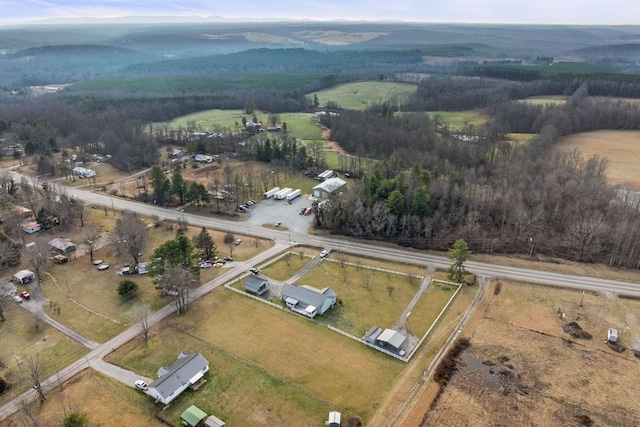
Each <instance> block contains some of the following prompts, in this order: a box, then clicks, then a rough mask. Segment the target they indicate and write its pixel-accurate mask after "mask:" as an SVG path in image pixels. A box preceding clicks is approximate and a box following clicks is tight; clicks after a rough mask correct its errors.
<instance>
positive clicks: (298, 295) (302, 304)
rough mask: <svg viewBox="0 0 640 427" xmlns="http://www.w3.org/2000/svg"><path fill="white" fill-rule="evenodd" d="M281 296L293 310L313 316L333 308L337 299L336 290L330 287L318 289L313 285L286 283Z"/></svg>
mask: <svg viewBox="0 0 640 427" xmlns="http://www.w3.org/2000/svg"><path fill="white" fill-rule="evenodd" d="M280 298H281V299H282V300H283V301H284V302H285V303H286V304H287V307H289V308H290V309H291V311H295V312H296V313H299V314H302V315H304V316H307V317H311V318H313V317H314V316H315V315H316V314H324V312H326V311H327V310H329V309H330V308H332V307H333V306H334V305H335V303H336V299H337V295H336V293H335V291H334V290H333V289H331V288H329V287H326V288H324V289H316V288H314V287H313V286H307V285H301V286H291V285H288V284H285V285H284V286H283V287H282V291H281V292H280Z"/></svg>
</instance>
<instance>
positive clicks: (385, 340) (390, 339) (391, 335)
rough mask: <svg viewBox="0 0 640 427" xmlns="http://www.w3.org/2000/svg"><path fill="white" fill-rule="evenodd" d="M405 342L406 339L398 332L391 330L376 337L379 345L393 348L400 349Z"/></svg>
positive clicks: (386, 330)
mask: <svg viewBox="0 0 640 427" xmlns="http://www.w3.org/2000/svg"><path fill="white" fill-rule="evenodd" d="M406 340H407V337H405V336H404V335H402V334H401V333H400V332H398V331H394V330H393V329H385V330H384V331H382V333H381V334H380V335H378V342H379V343H380V344H381V345H383V346H384V345H385V344H389V345H390V346H392V347H393V348H396V349H398V350H399V349H400V347H402V344H404V342H405V341H406Z"/></svg>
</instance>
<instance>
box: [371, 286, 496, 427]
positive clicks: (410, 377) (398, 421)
mask: <svg viewBox="0 0 640 427" xmlns="http://www.w3.org/2000/svg"><path fill="white" fill-rule="evenodd" d="M484 282H485V281H483V283H482V284H481V285H480V286H479V289H478V292H477V293H476V295H475V297H474V299H473V301H472V303H471V304H470V305H469V307H468V308H467V310H466V311H465V313H464V314H463V316H462V317H461V318H460V320H459V321H458V323H457V324H456V326H455V328H454V329H453V333H452V334H451V335H450V336H449V338H448V339H447V341H446V343H445V345H443V346H442V348H440V350H439V351H438V353H437V354H436V356H435V358H434V359H433V360H432V361H431V363H430V364H429V366H428V368H427V369H424V365H423V364H422V363H420V360H423V359H424V358H426V357H427V355H428V353H429V351H432V350H433V349H431V348H429V346H422V347H421V348H420V349H419V350H418V351H419V353H418V354H417V355H416V356H415V357H414V360H413V362H412V363H410V364H409V367H408V368H407V370H405V371H404V373H403V375H402V377H401V378H400V379H399V380H398V381H397V382H396V384H395V386H394V387H393V389H392V390H391V391H390V392H389V393H387V398H386V399H385V401H384V402H383V403H382V404H381V405H380V407H379V408H378V410H377V411H376V413H375V414H374V415H373V417H372V418H371V420H370V421H369V425H371V426H403V425H415V424H408V420H407V416H408V415H409V414H410V412H411V410H412V408H413V407H414V406H415V405H417V404H420V403H423V404H424V403H425V400H424V399H421V398H422V397H425V396H424V394H425V391H426V390H427V386H428V385H429V384H430V380H431V377H432V376H433V372H434V371H435V368H436V367H437V366H438V364H439V363H440V360H441V359H442V357H444V355H445V354H446V352H447V351H448V350H449V348H450V347H451V345H453V343H454V342H455V341H456V339H457V338H458V336H459V335H460V334H461V333H462V329H463V327H464V325H465V324H466V322H467V320H468V319H469V317H470V316H471V315H472V314H473V313H474V312H475V310H476V308H477V307H478V305H479V304H480V301H481V300H482V297H483V296H484V294H485V291H486V288H487V285H486V283H484ZM420 370H423V372H422V375H419V376H418V372H419V371H420ZM416 377H417V381H416Z"/></svg>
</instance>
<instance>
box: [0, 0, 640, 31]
mask: <svg viewBox="0 0 640 427" xmlns="http://www.w3.org/2000/svg"><path fill="white" fill-rule="evenodd" d="M134 15H135V16H156V17H162V16H172V17H191V16H201V17H209V16H219V17H225V18H229V19H239V18H250V19H268V18H269V19H270V18H284V19H310V20H318V21H325V20H334V19H340V20H353V21H362V20H368V21H380V20H391V21H406V22H455V23H505V24H508V23H514V24H572V25H573V24H577V25H594V24H604V25H625V24H632V25H640V1H638V0H607V1H604V0H426V1H425V0H354V1H352V0H314V1H310V0H270V1H265V0H262V1H256V0H244V1H239V2H234V1H229V0H180V1H175V0H157V1H149V0H127V1H123V0H113V1H107V0H65V1H63V0H50V1H47V0H0V24H11V23H20V22H25V21H34V20H43V19H52V18H56V19H60V18H65V19H68V18H116V17H125V16H134Z"/></svg>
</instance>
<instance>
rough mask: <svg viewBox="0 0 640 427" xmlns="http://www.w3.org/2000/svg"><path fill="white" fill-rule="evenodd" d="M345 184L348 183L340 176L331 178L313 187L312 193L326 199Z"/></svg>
mask: <svg viewBox="0 0 640 427" xmlns="http://www.w3.org/2000/svg"><path fill="white" fill-rule="evenodd" d="M345 185H347V183H346V182H345V181H343V180H342V179H340V178H330V179H327V180H326V181H324V182H322V183H320V184H318V185H316V186H315V187H313V188H312V189H311V195H312V196H313V197H316V198H318V199H326V198H328V197H329V196H330V195H331V194H333V193H335V192H337V191H340V189H342V188H344V186H345Z"/></svg>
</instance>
